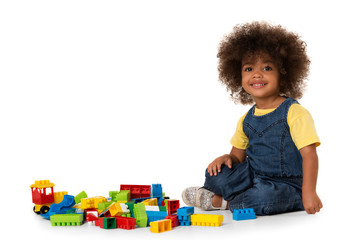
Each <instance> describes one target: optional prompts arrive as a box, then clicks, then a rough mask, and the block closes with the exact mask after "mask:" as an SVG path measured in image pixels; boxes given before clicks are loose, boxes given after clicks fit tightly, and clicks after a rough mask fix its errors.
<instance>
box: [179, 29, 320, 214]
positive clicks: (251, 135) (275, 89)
mask: <svg viewBox="0 0 360 240" xmlns="http://www.w3.org/2000/svg"><path fill="white" fill-rule="evenodd" d="M218 58H219V66H218V69H219V76H220V81H221V82H222V83H223V84H225V85H226V87H227V89H228V90H230V91H231V97H232V98H233V100H235V102H241V103H242V104H253V103H255V105H254V106H253V107H252V108H251V109H250V110H249V111H248V112H247V113H246V114H244V115H243V116H242V117H241V118H240V120H239V122H238V124H237V127H236V131H235V134H234V135H233V137H232V138H231V141H230V143H231V145H232V149H231V151H230V153H229V154H225V155H223V156H221V157H218V158H216V159H215V160H214V161H213V162H211V163H210V164H209V166H208V167H207V170H206V173H205V177H206V179H205V184H204V186H203V187H201V188H200V187H190V188H187V189H185V190H184V191H183V193H182V198H183V201H184V203H185V204H187V205H190V206H195V207H198V208H201V209H203V210H212V209H228V208H229V209H230V210H231V211H233V210H234V209H238V208H253V209H254V210H255V213H256V214H257V215H270V214H277V213H283V212H290V211H297V210H304V209H305V210H306V212H307V213H309V214H314V213H316V212H319V211H320V208H322V203H321V200H320V198H319V197H318V195H317V193H316V181H317V173H318V157H317V153H316V147H317V146H319V145H320V140H319V137H318V136H317V133H316V130H315V127H314V121H313V119H312V117H311V115H310V113H309V112H308V111H307V110H306V109H305V108H304V107H302V106H301V105H300V104H299V103H298V102H297V101H296V100H295V99H299V98H301V97H302V90H303V88H304V80H305V79H306V77H307V75H308V70H309V64H310V61H309V59H308V57H307V55H306V44H305V43H304V42H303V41H302V40H301V39H300V38H299V36H298V35H297V34H294V33H291V32H288V31H286V30H285V29H284V28H282V27H281V26H271V25H269V24H268V23H265V22H253V23H248V24H245V25H242V26H235V27H234V31H233V32H232V33H231V34H230V35H228V36H226V37H225V38H224V40H223V41H222V42H221V43H220V47H219V52H218Z"/></svg>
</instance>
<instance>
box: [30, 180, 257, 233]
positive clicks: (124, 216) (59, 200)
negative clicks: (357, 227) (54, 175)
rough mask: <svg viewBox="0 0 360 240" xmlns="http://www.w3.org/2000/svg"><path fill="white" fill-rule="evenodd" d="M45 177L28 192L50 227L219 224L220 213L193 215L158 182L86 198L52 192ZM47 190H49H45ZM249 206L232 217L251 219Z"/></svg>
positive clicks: (153, 228) (157, 228) (166, 227)
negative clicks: (84, 224)
mask: <svg viewBox="0 0 360 240" xmlns="http://www.w3.org/2000/svg"><path fill="white" fill-rule="evenodd" d="M54 186H55V185H54V184H53V183H50V181H49V180H40V181H35V184H32V185H31V186H30V187H31V191H32V197H33V203H34V204H35V207H34V212H36V213H38V214H40V215H41V216H43V217H44V218H46V219H49V220H50V222H51V224H52V226H78V225H81V224H83V223H84V222H90V223H94V225H95V226H98V227H100V228H104V229H114V228H121V229H127V230H130V229H135V227H140V228H142V227H147V226H150V231H151V232H155V233H160V232H166V231H169V230H172V228H174V227H177V226H190V225H195V226H216V227H218V226H221V225H222V222H223V216H222V215H214V214H194V207H181V208H180V203H179V200H174V199H169V198H168V197H165V194H164V193H163V191H162V186H161V184H152V185H124V184H122V185H120V190H119V191H110V192H109V196H108V197H102V196H96V197H88V196H87V194H86V193H85V192H84V191H83V192H81V193H79V194H78V195H76V196H72V195H68V194H67V192H60V193H59V192H58V193H56V192H55V193H54V191H53V187H54ZM47 189H50V191H51V192H50V191H49V190H48V191H46V190H47ZM253 218H255V214H254V212H253V211H252V209H241V210H239V211H236V212H235V211H234V215H233V219H234V220H243V219H253Z"/></svg>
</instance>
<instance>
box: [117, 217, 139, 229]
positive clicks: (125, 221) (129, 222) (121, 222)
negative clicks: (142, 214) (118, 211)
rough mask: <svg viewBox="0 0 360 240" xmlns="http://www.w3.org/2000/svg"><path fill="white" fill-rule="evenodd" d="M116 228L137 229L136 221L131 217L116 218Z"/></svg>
mask: <svg viewBox="0 0 360 240" xmlns="http://www.w3.org/2000/svg"><path fill="white" fill-rule="evenodd" d="M115 218H116V227H117V228H121V229H126V230H130V229H135V225H136V219H135V218H131V217H121V216H116V217H115Z"/></svg>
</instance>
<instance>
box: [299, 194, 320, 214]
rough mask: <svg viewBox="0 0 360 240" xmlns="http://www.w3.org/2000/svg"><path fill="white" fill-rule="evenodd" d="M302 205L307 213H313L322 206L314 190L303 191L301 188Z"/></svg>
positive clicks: (318, 210)
mask: <svg viewBox="0 0 360 240" xmlns="http://www.w3.org/2000/svg"><path fill="white" fill-rule="evenodd" d="M302 195H303V205H304V208H305V211H306V212H307V213H308V214H315V213H317V212H320V209H321V208H322V207H323V205H322V203H321V200H320V198H319V196H318V195H317V194H316V192H311V191H304V190H303V194H302Z"/></svg>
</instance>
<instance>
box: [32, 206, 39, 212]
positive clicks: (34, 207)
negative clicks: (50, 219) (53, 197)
mask: <svg viewBox="0 0 360 240" xmlns="http://www.w3.org/2000/svg"><path fill="white" fill-rule="evenodd" d="M33 211H34V213H36V214H40V212H37V211H35V206H34V208H33Z"/></svg>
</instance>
